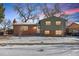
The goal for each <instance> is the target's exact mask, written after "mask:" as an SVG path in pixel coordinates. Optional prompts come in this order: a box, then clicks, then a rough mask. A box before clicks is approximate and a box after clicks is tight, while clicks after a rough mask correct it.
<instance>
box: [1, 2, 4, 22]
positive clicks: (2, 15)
mask: <svg viewBox="0 0 79 59" xmlns="http://www.w3.org/2000/svg"><path fill="white" fill-rule="evenodd" d="M4 11H5V8H4V6H3V4H0V23H1V22H2V21H3V19H4V17H5V15H4Z"/></svg>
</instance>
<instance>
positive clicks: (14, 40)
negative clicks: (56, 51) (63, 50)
mask: <svg viewBox="0 0 79 59" xmlns="http://www.w3.org/2000/svg"><path fill="white" fill-rule="evenodd" d="M78 40H79V39H78V37H39V36H32V37H15V36H12V37H10V38H9V40H8V41H7V42H10V43H19V42H20V43H40V42H43V43H64V42H71V43H72V42H77V41H78Z"/></svg>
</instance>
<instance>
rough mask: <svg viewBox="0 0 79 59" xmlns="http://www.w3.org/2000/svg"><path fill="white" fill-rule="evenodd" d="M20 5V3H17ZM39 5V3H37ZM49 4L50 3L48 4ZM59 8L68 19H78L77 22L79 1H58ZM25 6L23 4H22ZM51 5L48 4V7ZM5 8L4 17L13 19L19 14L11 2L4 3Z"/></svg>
mask: <svg viewBox="0 0 79 59" xmlns="http://www.w3.org/2000/svg"><path fill="white" fill-rule="evenodd" d="M19 5H21V4H19ZM37 5H39V4H37ZM50 5H51V4H50ZM59 5H60V9H61V10H62V11H64V13H65V14H66V15H69V16H68V19H69V20H70V21H75V22H76V21H78V22H79V3H60V4H59ZM23 7H25V6H23ZM51 7H53V5H52V6H50V8H51ZM4 8H5V19H10V20H11V21H13V19H18V18H19V15H18V14H17V12H16V11H15V10H14V4H13V3H4Z"/></svg>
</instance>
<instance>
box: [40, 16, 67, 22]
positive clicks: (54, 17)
mask: <svg viewBox="0 0 79 59" xmlns="http://www.w3.org/2000/svg"><path fill="white" fill-rule="evenodd" d="M51 18H53V19H60V20H65V21H67V20H66V19H64V18H60V17H56V16H53V17H49V18H44V19H42V20H40V21H39V22H41V21H44V20H47V19H51Z"/></svg>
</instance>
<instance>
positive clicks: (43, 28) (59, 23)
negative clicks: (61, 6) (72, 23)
mask: <svg viewBox="0 0 79 59" xmlns="http://www.w3.org/2000/svg"><path fill="white" fill-rule="evenodd" d="M39 25H40V34H41V35H45V36H64V35H65V29H66V20H65V19H63V18H59V17H55V16H53V17H49V18H46V19H43V20H40V22H39Z"/></svg>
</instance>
